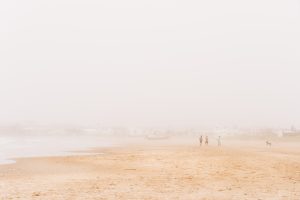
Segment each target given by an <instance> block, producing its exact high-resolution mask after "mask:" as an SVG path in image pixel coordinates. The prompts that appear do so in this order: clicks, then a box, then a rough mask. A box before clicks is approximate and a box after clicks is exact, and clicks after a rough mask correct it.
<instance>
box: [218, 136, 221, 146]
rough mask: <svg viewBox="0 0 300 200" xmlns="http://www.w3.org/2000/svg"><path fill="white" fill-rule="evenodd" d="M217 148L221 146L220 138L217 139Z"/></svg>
mask: <svg viewBox="0 0 300 200" xmlns="http://www.w3.org/2000/svg"><path fill="white" fill-rule="evenodd" d="M218 146H221V136H219V137H218Z"/></svg>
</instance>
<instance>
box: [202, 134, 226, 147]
mask: <svg viewBox="0 0 300 200" xmlns="http://www.w3.org/2000/svg"><path fill="white" fill-rule="evenodd" d="M217 141H218V146H221V136H219V137H218V139H217ZM199 142H200V146H202V142H203V136H202V135H201V136H200V138H199ZM205 145H208V136H207V135H206V136H205Z"/></svg>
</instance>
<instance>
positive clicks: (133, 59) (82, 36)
mask: <svg viewBox="0 0 300 200" xmlns="http://www.w3.org/2000/svg"><path fill="white" fill-rule="evenodd" d="M299 35H300V2H299V1H298V0H253V1H238V0H228V1H221V0H212V1H194V0H190V1H183V0H176V1H174V0H173V1H171V0H152V1H141V0H129V1H121V0H109V1H108V0H103V1H96V0H52V1H45V0H28V1H21V0H9V1H1V2H0V94H1V98H0V122H2V123H12V122H20V121H37V122H45V123H73V124H86V123H88V124H89V123H91V124H93V123H97V124H101V125H103V126H165V127H201V126H211V127H213V126H247V127H289V126H291V125H294V126H297V127H300V117H299V116H300V109H299V102H300V76H299V74H300V37H299Z"/></svg>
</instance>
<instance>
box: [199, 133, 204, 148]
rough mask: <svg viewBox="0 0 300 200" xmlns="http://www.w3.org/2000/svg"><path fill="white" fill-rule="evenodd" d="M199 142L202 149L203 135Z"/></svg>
mask: <svg viewBox="0 0 300 200" xmlns="http://www.w3.org/2000/svg"><path fill="white" fill-rule="evenodd" d="M199 142H200V147H201V146H202V142H203V138H202V135H201V136H200V138H199Z"/></svg>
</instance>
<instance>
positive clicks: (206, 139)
mask: <svg viewBox="0 0 300 200" xmlns="http://www.w3.org/2000/svg"><path fill="white" fill-rule="evenodd" d="M205 144H206V145H208V136H205Z"/></svg>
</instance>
